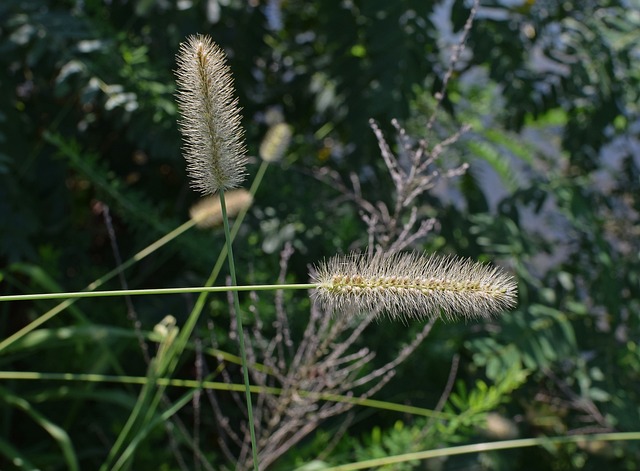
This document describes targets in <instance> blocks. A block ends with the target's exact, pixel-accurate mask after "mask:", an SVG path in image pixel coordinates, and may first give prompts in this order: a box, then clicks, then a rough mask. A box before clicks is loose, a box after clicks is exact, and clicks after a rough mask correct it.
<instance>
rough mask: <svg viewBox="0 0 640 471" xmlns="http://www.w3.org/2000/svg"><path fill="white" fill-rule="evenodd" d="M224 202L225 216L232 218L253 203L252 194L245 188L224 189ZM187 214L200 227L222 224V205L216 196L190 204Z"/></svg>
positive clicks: (207, 227)
mask: <svg viewBox="0 0 640 471" xmlns="http://www.w3.org/2000/svg"><path fill="white" fill-rule="evenodd" d="M224 202H225V205H226V207H227V216H228V217H230V218H232V217H234V216H236V215H237V214H238V213H239V212H240V211H243V210H245V209H248V208H249V207H250V206H251V204H252V203H253V196H251V193H249V192H248V191H247V190H244V189H242V188H239V189H237V190H231V191H226V192H225V193H224ZM189 215H190V216H191V219H193V220H194V221H195V223H196V226H197V227H199V228H200V229H209V228H212V227H217V226H220V225H221V224H222V206H221V205H220V198H218V197H217V196H206V197H204V198H202V199H201V200H200V201H198V202H197V203H196V204H194V205H193V206H191V209H189Z"/></svg>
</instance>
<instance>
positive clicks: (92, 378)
mask: <svg viewBox="0 0 640 471" xmlns="http://www.w3.org/2000/svg"><path fill="white" fill-rule="evenodd" d="M237 363H238V364H240V359H238V362H237ZM263 371H264V372H265V373H267V374H268V373H269V372H268V370H266V369H263ZM213 375H214V373H212V374H211V375H209V377H212V376H213ZM0 379H3V380H16V381H66V382H80V383H85V382H87V383H114V384H131V385H141V386H142V385H144V384H146V383H147V382H148V378H147V377H146V376H114V375H103V374H96V373H41V372H36V371H0ZM156 382H157V384H161V385H164V386H171V387H174V388H202V389H203V390H206V389H210V390H214V391H228V392H244V391H245V385H244V384H235V383H224V382H219V381H210V380H208V379H205V380H203V381H197V380H194V379H179V378H166V377H165V378H157V380H156ZM250 389H251V393H252V394H272V395H275V396H278V395H281V394H284V393H287V392H288V391H289V390H288V389H287V390H285V389H282V388H278V387H275V386H259V385H252V386H251V388H250ZM296 394H298V395H299V396H300V397H304V398H315V399H317V400H319V401H331V402H340V403H348V404H353V405H356V406H360V407H368V408H372V409H379V410H387V411H392V412H399V413H401V414H407V415H414V416H418V417H429V418H435V419H440V420H450V419H454V418H456V416H455V415H453V414H449V413H446V412H438V411H434V410H432V409H427V408H424V407H416V406H410V405H407V404H396V403H395V402H389V401H380V400H376V399H368V398H363V397H355V396H352V395H343V394H334V393H328V392H317V391H306V390H304V389H298V390H297V391H296Z"/></svg>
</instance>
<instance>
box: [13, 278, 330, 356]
mask: <svg viewBox="0 0 640 471" xmlns="http://www.w3.org/2000/svg"><path fill="white" fill-rule="evenodd" d="M317 287H318V283H298V284H294V283H292V284H282V285H280V284H279V285H244V286H193V287H187V288H151V289H116V290H110V291H90V292H88V291H74V292H69V293H38V294H15V295H9V296H0V303H1V302H5V301H33V300H41V299H65V298H100V297H112V296H144V295H153V294H183V293H223V292H224V293H226V292H228V291H275V290H278V289H314V288H317ZM4 346H5V345H4V342H2V343H0V351H2V350H3V348H4Z"/></svg>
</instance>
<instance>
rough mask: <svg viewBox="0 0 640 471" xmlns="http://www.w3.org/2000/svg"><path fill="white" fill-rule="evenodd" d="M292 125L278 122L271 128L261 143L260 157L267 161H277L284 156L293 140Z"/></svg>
mask: <svg viewBox="0 0 640 471" xmlns="http://www.w3.org/2000/svg"><path fill="white" fill-rule="evenodd" d="M291 134H292V133H291V126H289V125H288V124H286V123H276V124H274V125H273V126H271V127H270V128H269V130H268V131H267V134H266V135H265V136H264V139H263V140H262V143H261V144H260V157H262V160H265V161H267V162H276V161H278V160H280V159H281V158H282V156H283V155H284V153H285V152H286V150H287V147H289V143H290V142H291Z"/></svg>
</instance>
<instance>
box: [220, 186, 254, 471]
mask: <svg viewBox="0 0 640 471" xmlns="http://www.w3.org/2000/svg"><path fill="white" fill-rule="evenodd" d="M220 208H221V209H222V221H223V222H224V235H225V238H226V240H227V253H228V260H229V272H230V274H231V285H232V286H236V285H237V284H238V281H237V280H236V266H235V262H234V260H233V246H232V244H231V242H232V239H231V232H230V231H229V220H228V218H227V206H226V204H225V201H224V191H223V190H222V189H221V190H220ZM233 304H234V308H235V311H236V318H237V322H238V338H239V340H240V355H241V357H242V374H243V376H244V386H245V393H246V396H247V416H248V417H247V418H248V420H249V431H250V433H251V450H252V452H253V469H254V470H255V471H259V468H258V444H257V442H256V430H255V424H254V423H253V407H252V405H251V385H250V384H249V367H248V365H247V352H246V350H245V346H244V331H243V329H242V313H241V312H240V300H239V298H238V291H236V290H234V291H233Z"/></svg>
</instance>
